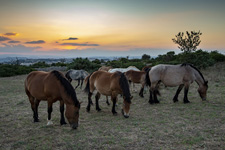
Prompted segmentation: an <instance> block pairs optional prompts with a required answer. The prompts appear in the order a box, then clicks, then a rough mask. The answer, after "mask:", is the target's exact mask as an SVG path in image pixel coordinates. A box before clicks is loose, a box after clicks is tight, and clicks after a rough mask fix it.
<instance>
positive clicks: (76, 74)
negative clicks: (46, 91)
mask: <svg viewBox="0 0 225 150" xmlns="http://www.w3.org/2000/svg"><path fill="white" fill-rule="evenodd" d="M88 75H89V73H88V72H87V71H85V70H74V69H70V70H68V71H67V72H66V74H65V77H66V78H67V79H68V80H69V81H70V82H72V80H77V81H78V84H77V86H76V87H75V89H76V88H77V87H78V86H79V85H80V80H81V86H80V88H82V85H83V81H84V79H85V78H86V77H87V76H88Z"/></svg>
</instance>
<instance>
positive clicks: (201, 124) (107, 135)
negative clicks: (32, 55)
mask: <svg viewBox="0 0 225 150" xmlns="http://www.w3.org/2000/svg"><path fill="white" fill-rule="evenodd" d="M202 73H203V75H204V77H205V78H206V79H207V80H208V81H209V89H208V95H207V98H208V100H207V101H206V102H203V101H201V98H200V97H199V95H198V93H197V87H198V85H197V84H196V83H193V84H192V85H191V87H190V91H189V95H188V96H189V100H190V101H191V103H189V104H183V91H182V93H181V94H180V96H179V102H178V103H173V101H172V98H173V96H174V94H175V92H176V89H177V88H168V87H167V88H165V87H164V86H161V87H160V91H161V95H162V96H161V97H159V100H160V104H157V105H150V104H149V103H148V98H149V92H147V93H145V97H144V98H140V97H139V96H138V93H137V92H132V95H133V96H134V98H133V99H132V105H131V111H130V117H129V118H128V119H125V118H124V117H123V116H122V114H121V113H120V112H121V107H122V99H121V97H119V103H118V106H117V108H116V109H117V112H118V115H117V116H113V115H112V113H111V107H112V103H111V105H110V106H107V104H106V103H105V96H102V97H101V99H100V103H99V104H100V107H101V109H102V111H101V112H96V110H95V107H93V106H92V107H91V111H90V113H87V112H86V109H85V108H86V105H87V95H86V94H84V93H83V92H82V90H81V89H77V90H76V93H77V97H78V99H79V101H82V102H83V103H82V104H81V110H80V124H79V125H80V126H79V127H78V129H77V130H72V129H71V128H70V126H69V125H68V124H67V125H64V126H60V123H59V121H60V113H59V102H57V103H55V104H54V105H53V113H52V120H53V123H54V124H53V125H51V126H46V124H47V103H46V102H44V101H42V102H41V103H40V106H39V119H40V121H41V122H39V123H33V114H32V110H31V108H30V103H29V101H28V98H27V96H26V94H25V92H24V80H25V78H26V75H22V76H15V77H7V78H0V149H4V150H5V149H39V150H41V149H154V150H155V149H163V150H166V149H168V150H172V149H174V150H175V149H176V150H182V149H185V150H186V149H209V150H213V149H216V150H218V149H221V150H222V149H225V63H221V64H216V65H215V66H213V67H210V68H208V69H207V70H202ZM75 84H76V83H75V81H73V85H75ZM136 88H137V89H139V86H136ZM93 102H94V96H93Z"/></svg>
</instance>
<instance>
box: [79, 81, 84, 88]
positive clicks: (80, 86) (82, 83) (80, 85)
mask: <svg viewBox="0 0 225 150" xmlns="http://www.w3.org/2000/svg"><path fill="white" fill-rule="evenodd" d="M83 81H84V80H81V85H80V89H82V85H83Z"/></svg>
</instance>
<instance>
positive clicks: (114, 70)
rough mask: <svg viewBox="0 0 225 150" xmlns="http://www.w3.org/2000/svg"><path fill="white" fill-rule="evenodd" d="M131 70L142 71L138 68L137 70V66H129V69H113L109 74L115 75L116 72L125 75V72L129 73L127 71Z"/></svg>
mask: <svg viewBox="0 0 225 150" xmlns="http://www.w3.org/2000/svg"><path fill="white" fill-rule="evenodd" d="M129 70H135V71H140V70H139V69H138V68H136V67H135V66H129V67H127V68H113V69H109V71H108V72H110V73H114V72H117V71H119V72H122V73H124V72H127V71H129Z"/></svg>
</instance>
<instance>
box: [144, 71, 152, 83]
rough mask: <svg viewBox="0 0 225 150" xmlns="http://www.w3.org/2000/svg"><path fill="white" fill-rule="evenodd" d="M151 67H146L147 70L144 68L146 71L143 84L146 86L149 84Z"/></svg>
mask: <svg viewBox="0 0 225 150" xmlns="http://www.w3.org/2000/svg"><path fill="white" fill-rule="evenodd" d="M150 70H151V69H149V68H148V69H147V70H145V72H146V75H145V85H147V86H151V81H150V78H149V71H150Z"/></svg>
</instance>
